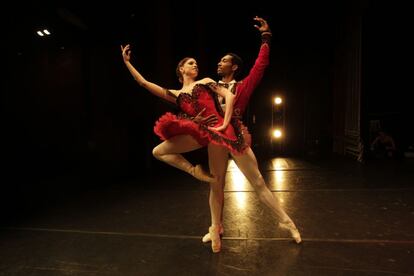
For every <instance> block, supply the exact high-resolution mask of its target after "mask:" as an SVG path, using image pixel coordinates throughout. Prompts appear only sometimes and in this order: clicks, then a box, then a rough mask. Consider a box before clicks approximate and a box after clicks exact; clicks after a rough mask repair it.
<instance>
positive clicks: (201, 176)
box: [193, 164, 214, 183]
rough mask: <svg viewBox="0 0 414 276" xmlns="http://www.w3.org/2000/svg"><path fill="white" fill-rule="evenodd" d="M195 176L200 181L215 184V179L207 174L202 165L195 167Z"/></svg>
mask: <svg viewBox="0 0 414 276" xmlns="http://www.w3.org/2000/svg"><path fill="white" fill-rule="evenodd" d="M193 176H194V177H195V178H197V179H198V180H201V181H204V182H209V183H210V182H214V177H212V176H211V175H209V174H207V173H206V172H205V171H204V170H203V168H202V167H201V165H200V164H198V165H196V166H195V167H194V173H193Z"/></svg>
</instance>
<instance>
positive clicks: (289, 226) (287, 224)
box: [279, 221, 302, 243]
mask: <svg viewBox="0 0 414 276" xmlns="http://www.w3.org/2000/svg"><path fill="white" fill-rule="evenodd" d="M279 227H280V228H282V229H285V230H288V231H289V232H290V235H291V236H292V238H293V239H294V240H295V242H296V243H301V242H302V238H301V237H300V233H299V230H298V229H297V228H296V226H295V224H294V223H293V222H292V221H288V222H279Z"/></svg>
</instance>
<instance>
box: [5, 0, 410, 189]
mask: <svg viewBox="0 0 414 276" xmlns="http://www.w3.org/2000/svg"><path fill="white" fill-rule="evenodd" d="M334 2H335V3H334ZM236 7H237V8H236ZM2 13H3V19H2V20H4V26H5V28H4V30H3V35H4V36H3V37H4V40H3V43H2V44H3V45H2V49H3V50H2V56H3V58H2V60H3V70H4V71H3V73H2V79H3V80H2V86H1V97H2V98H1V112H2V116H1V118H2V138H1V145H2V146H1V148H2V159H3V164H4V165H2V166H3V179H8V178H11V179H14V180H15V181H16V182H18V180H19V179H20V180H33V179H48V178H53V177H56V176H65V175H67V176H74V175H76V176H82V177H92V178H93V179H97V178H98V179H111V178H126V179H128V178H131V177H132V178H135V177H140V176H142V175H147V174H148V173H153V172H157V171H158V172H159V170H167V169H168V168H167V167H168V166H166V165H164V164H162V163H161V162H160V161H157V160H155V159H154V158H153V157H152V154H151V151H152V148H153V147H154V146H155V145H157V143H159V139H158V138H157V137H156V136H155V134H154V133H153V126H154V122H155V121H156V119H157V118H158V117H159V116H160V115H162V114H163V113H164V112H166V111H171V110H173V107H172V106H170V105H168V104H166V103H165V102H162V101H160V100H159V99H158V98H156V97H155V96H153V95H152V94H150V93H149V92H148V91H146V90H144V89H142V88H140V87H139V86H138V85H137V84H136V83H135V82H134V80H133V79H132V77H131V75H130V74H129V72H128V71H127V69H126V68H125V66H124V65H123V63H122V57H121V52H120V45H121V44H126V43H130V44H131V45H132V51H133V60H132V62H133V64H134V65H135V66H136V67H137V68H138V69H139V70H140V71H141V72H142V74H143V75H144V76H145V77H146V78H147V79H148V80H151V81H153V82H155V83H158V84H160V85H162V86H164V87H168V88H178V87H179V83H178V81H177V80H176V77H175V66H176V64H177V62H178V61H179V60H180V59H181V58H183V57H185V56H193V57H195V58H196V59H197V61H198V64H199V66H200V73H201V76H200V77H205V76H210V77H213V78H215V79H217V77H216V71H215V70H216V65H217V62H218V60H219V59H220V58H221V56H223V55H224V54H225V53H227V52H229V51H231V52H236V53H238V54H239V55H240V56H241V57H242V58H243V60H244V63H245V67H244V71H243V73H242V76H245V75H246V74H247V73H248V69H249V68H250V67H251V66H252V65H253V63H254V60H255V58H256V56H257V53H258V50H259V46H260V36H259V34H258V32H257V30H256V29H255V28H254V27H253V24H254V21H253V17H254V16H255V15H259V16H262V17H264V18H265V19H267V21H268V23H269V25H270V27H271V29H272V31H273V40H272V50H271V63H270V66H269V68H268V70H267V71H266V74H265V76H264V79H263V81H262V83H261V84H260V86H259V87H258V88H257V90H256V91H255V93H254V95H253V97H252V99H251V104H250V106H249V108H248V111H247V114H246V118H245V120H246V122H247V124H248V126H249V128H250V129H251V131H252V133H253V141H254V144H253V148H254V150H255V151H256V152H257V154H258V155H259V156H260V155H261V154H263V153H266V152H269V136H268V132H269V126H270V124H271V98H272V96H273V95H275V94H276V93H281V94H282V95H283V96H284V97H285V103H286V105H285V113H284V120H285V127H286V136H285V140H284V142H283V151H280V152H276V153H274V156H278V155H282V154H283V155H288V156H306V155H307V153H308V152H309V149H308V147H310V146H309V145H313V146H314V144H315V143H314V141H318V143H317V145H318V147H319V153H320V155H323V156H329V155H330V154H332V140H333V129H334V127H335V126H334V125H333V124H334V122H333V112H334V110H333V81H334V79H333V78H334V75H335V72H337V71H338V68H337V65H335V55H336V53H337V49H338V48H340V47H341V46H342V45H341V41H342V40H341V38H342V37H343V30H344V25H346V24H347V22H350V21H352V20H353V18H361V19H362V20H361V22H362V23H361V24H362V33H361V49H362V50H361V55H362V57H361V62H362V63H361V69H362V71H361V72H362V73H361V103H362V104H361V135H362V137H363V138H364V139H365V140H366V141H369V139H370V138H371V137H370V136H371V135H372V134H371V133H369V122H370V120H376V119H378V120H381V123H382V126H383V127H385V128H387V129H388V130H389V132H390V133H391V134H392V135H393V136H394V137H395V139H396V141H397V144H398V146H399V147H400V148H401V149H404V148H407V147H408V145H410V144H412V142H413V140H414V139H413V130H412V119H413V118H414V116H413V108H412V105H411V102H410V101H409V100H408V98H409V96H410V93H411V89H410V87H411V86H407V85H406V84H407V80H408V78H409V77H408V71H407V70H406V69H405V68H406V67H410V66H411V63H409V62H408V53H409V51H411V49H410V47H409V46H408V45H407V44H406V41H407V37H409V36H410V35H411V34H410V31H409V26H410V24H409V23H408V21H409V18H410V16H408V15H407V13H408V9H407V7H404V6H401V5H400V4H398V3H397V2H393V3H390V2H388V3H382V2H378V1H372V2H369V1H330V2H328V1H326V2H318V1H306V2H305V1H303V2H301V1H274V2H272V3H271V4H270V3H261V2H257V3H256V2H251V3H250V4H241V3H239V2H235V1H204V2H201V1H150V2H146V3H138V1H135V2H121V1H119V2H112V3H110V4H107V3H105V4H104V3H100V4H99V5H92V6H91V7H85V5H82V4H75V3H73V2H71V3H70V4H68V3H66V4H65V3H61V4H59V5H58V4H53V5H47V4H45V3H38V4H36V5H27V4H21V5H20V4H14V3H13V4H12V7H11V8H7V9H3V11H2ZM43 28H48V29H49V30H51V32H52V35H51V36H50V37H46V38H41V37H39V36H37V35H36V33H35V32H36V30H38V29H43ZM253 116H255V118H256V122H255V123H254V124H253V122H252V118H253ZM190 158H194V159H199V160H204V161H205V159H206V155H205V151H204V150H200V151H198V153H197V152H195V153H192V154H190ZM3 183H5V182H3ZM4 185H7V184H4Z"/></svg>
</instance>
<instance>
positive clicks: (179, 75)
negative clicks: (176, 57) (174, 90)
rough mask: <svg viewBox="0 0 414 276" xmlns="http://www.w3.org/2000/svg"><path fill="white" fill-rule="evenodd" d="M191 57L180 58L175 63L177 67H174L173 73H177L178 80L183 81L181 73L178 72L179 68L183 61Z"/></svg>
mask: <svg viewBox="0 0 414 276" xmlns="http://www.w3.org/2000/svg"><path fill="white" fill-rule="evenodd" d="M191 58H192V57H185V58H183V59H182V60H180V61H179V62H178V64H177V68H176V69H175V74H177V77H178V81H179V82H180V83H183V75H182V74H181V72H180V68H181V67H182V66H183V65H184V63H186V62H187V60H189V59H191Z"/></svg>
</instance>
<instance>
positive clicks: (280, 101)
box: [275, 97, 282, 105]
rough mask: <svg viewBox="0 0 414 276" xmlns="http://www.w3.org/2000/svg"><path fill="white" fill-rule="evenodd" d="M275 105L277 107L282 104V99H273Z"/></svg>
mask: <svg viewBox="0 0 414 276" xmlns="http://www.w3.org/2000/svg"><path fill="white" fill-rule="evenodd" d="M275 104H277V105H279V104H282V98H281V97H275Z"/></svg>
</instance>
